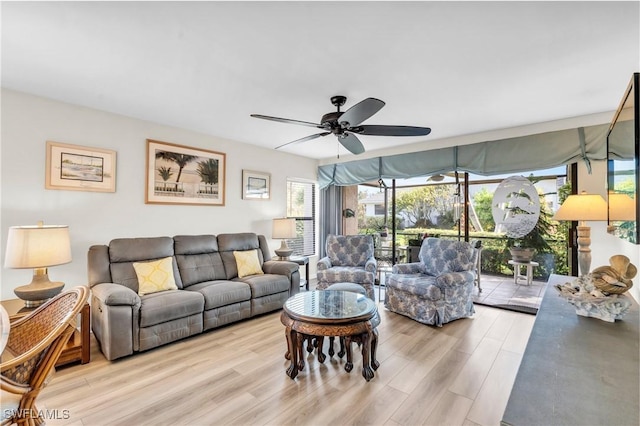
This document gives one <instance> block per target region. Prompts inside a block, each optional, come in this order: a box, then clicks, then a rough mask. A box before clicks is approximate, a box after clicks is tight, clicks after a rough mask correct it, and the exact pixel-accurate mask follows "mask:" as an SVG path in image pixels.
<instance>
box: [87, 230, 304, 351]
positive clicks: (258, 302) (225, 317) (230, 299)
mask: <svg viewBox="0 0 640 426" xmlns="http://www.w3.org/2000/svg"><path fill="white" fill-rule="evenodd" d="M247 250H255V251H257V254H258V258H259V262H260V264H261V266H262V270H263V272H264V274H260V275H250V276H246V277H243V278H238V265H237V264H236V260H235V256H234V253H233V252H234V251H247ZM167 257H171V258H172V263H173V275H174V278H175V284H176V286H177V288H178V289H177V290H166V291H161V292H156V293H151V294H145V295H143V296H140V295H138V278H137V275H136V271H135V270H134V267H133V263H135V262H145V261H151V260H156V259H162V258H167ZM88 273H89V286H90V287H91V293H92V296H91V307H92V309H91V327H92V329H93V333H94V335H95V337H96V339H97V341H98V342H99V344H100V349H101V350H102V353H103V354H104V355H105V357H106V358H107V359H109V360H114V359H117V358H121V357H124V356H127V355H130V354H133V353H134V352H139V351H145V350H148V349H151V348H155V347H157V346H160V345H164V344H166V343H169V342H173V341H176V340H179V339H182V338H185V337H188V336H192V335H194V334H198V333H202V332H203V331H206V330H210V329H213V328H216V327H219V326H222V325H225V324H229V323H232V322H235V321H240V320H242V319H245V318H250V317H253V316H255V315H260V314H263V313H266V312H271V311H274V310H278V309H281V308H282V305H283V304H284V302H285V301H286V300H287V299H288V298H289V297H290V296H292V295H293V294H295V293H297V292H298V291H299V288H300V273H299V271H298V265H297V264H296V263H293V262H283V261H273V260H271V255H270V253H269V247H268V245H267V241H266V239H265V237H264V236H262V235H256V234H253V233H238V234H220V235H217V236H215V235H179V236H175V237H173V238H172V237H153V238H120V239H114V240H112V241H111V242H110V243H109V245H94V246H91V247H90V248H89V253H88Z"/></svg>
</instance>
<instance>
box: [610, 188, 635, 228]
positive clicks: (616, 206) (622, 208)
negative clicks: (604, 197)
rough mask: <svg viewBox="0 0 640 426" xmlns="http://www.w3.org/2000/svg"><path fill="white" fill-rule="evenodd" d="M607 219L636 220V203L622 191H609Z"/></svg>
mask: <svg viewBox="0 0 640 426" xmlns="http://www.w3.org/2000/svg"><path fill="white" fill-rule="evenodd" d="M609 219H610V220H619V221H628V220H636V203H635V202H634V201H633V198H631V197H629V196H628V195H627V194H623V193H613V192H612V193H610V194H609Z"/></svg>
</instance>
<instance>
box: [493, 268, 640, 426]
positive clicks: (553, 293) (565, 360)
mask: <svg viewBox="0 0 640 426" xmlns="http://www.w3.org/2000/svg"><path fill="white" fill-rule="evenodd" d="M572 279H574V277H566V276H561V275H551V277H550V278H549V283H548V285H547V290H546V292H545V295H544V297H543V299H542V303H541V305H540V309H539V311H538V314H537V316H536V320H535V323H534V325H533V329H532V331H531V335H530V337H529V342H528V343H527V348H526V350H525V353H524V355H523V358H522V362H521V364H520V368H519V370H518V374H517V376H516V380H515V383H514V385H513V388H512V390H511V396H510V397H509V402H508V403H507V407H506V409H505V412H504V415H503V417H502V422H501V424H502V425H516V426H517V425H587V424H588V425H638V424H639V422H640V419H639V417H640V414H639V412H640V407H639V405H640V404H639V400H640V395H639V393H640V391H639V389H640V362H639V351H640V344H639V339H640V316H639V312H638V304H637V303H635V302H634V304H633V306H632V308H631V310H630V311H629V312H627V314H626V315H625V316H624V317H623V319H622V320H619V321H616V322H615V323H609V322H605V321H602V320H599V319H597V318H587V317H582V316H579V315H577V314H576V311H575V308H574V307H573V305H571V304H569V302H567V301H566V299H563V298H562V297H560V296H559V295H558V291H557V290H556V289H555V288H554V285H555V284H563V283H565V282H568V281H570V280H572Z"/></svg>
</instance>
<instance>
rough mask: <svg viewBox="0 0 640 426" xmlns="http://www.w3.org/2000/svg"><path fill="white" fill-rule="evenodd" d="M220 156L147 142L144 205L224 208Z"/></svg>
mask: <svg viewBox="0 0 640 426" xmlns="http://www.w3.org/2000/svg"><path fill="white" fill-rule="evenodd" d="M225 160H226V155H225V154H224V153H222V152H217V151H209V150H207V149H200V148H193V147H189V146H184V145H176V144H173V143H167V142H160V141H155V140H152V139H147V185H146V188H147V190H146V200H145V202H146V203H147V204H189V205H196V206H207V205H208V206H224V198H225Z"/></svg>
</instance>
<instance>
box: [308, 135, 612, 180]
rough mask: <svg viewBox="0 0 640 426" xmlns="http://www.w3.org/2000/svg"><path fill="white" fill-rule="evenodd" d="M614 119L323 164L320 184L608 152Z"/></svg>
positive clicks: (498, 169)
mask: <svg viewBox="0 0 640 426" xmlns="http://www.w3.org/2000/svg"><path fill="white" fill-rule="evenodd" d="M608 129H609V125H608V124H601V125H597V126H589V127H580V128H577V129H569V130H559V131H555V132H546V133H539V134H534V135H528V136H521V137H516V138H509V139H500V140H493V141H486V142H479V143H475V144H470V145H462V146H454V147H449V148H440V149H433V150H428V151H421V152H411V153H406V154H397V155H390V156H386V157H376V158H368V159H364V160H355V161H349V162H346V163H336V164H326V165H323V166H320V167H319V168H318V181H319V185H320V188H325V187H327V186H329V185H337V186H348V185H357V184H360V183H364V182H371V181H375V180H378V179H380V178H382V179H404V178H411V177H418V176H426V175H431V174H435V173H444V172H451V171H460V172H469V173H474V174H478V175H484V176H490V175H495V174H503V173H512V172H513V173H516V172H521V171H523V170H538V169H546V168H552V167H556V166H560V165H563V164H570V163H574V162H577V161H579V160H583V161H585V162H586V163H587V166H588V167H589V161H590V160H604V159H606V158H607V152H606V151H607V150H606V137H607V131H608Z"/></svg>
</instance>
